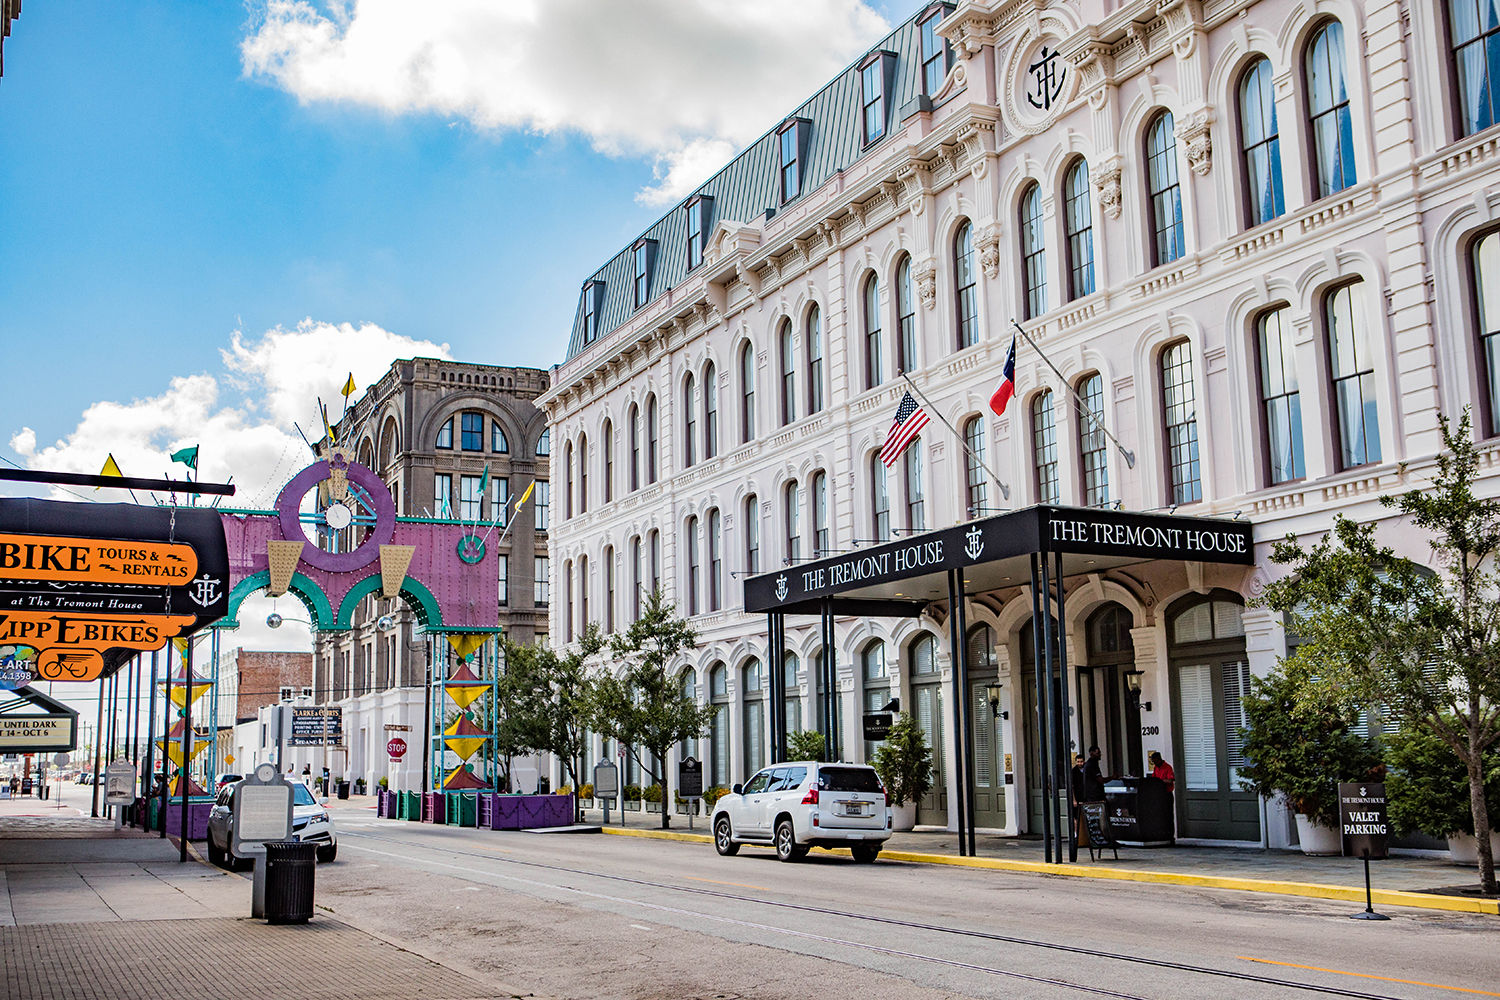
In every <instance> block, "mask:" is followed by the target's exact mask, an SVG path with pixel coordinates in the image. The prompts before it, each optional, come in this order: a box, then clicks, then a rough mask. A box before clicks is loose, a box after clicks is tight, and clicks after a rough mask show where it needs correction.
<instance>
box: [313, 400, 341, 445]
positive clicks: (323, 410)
mask: <svg viewBox="0 0 1500 1000" xmlns="http://www.w3.org/2000/svg"><path fill="white" fill-rule="evenodd" d="M318 413H319V415H320V416H322V418H323V433H324V434H326V435H328V443H329V444H338V443H339V439H338V438H337V437H336V436H335V435H334V433H333V426H332V425H331V424H329V422H328V407H326V406H324V405H322V404H321V403H319V404H318Z"/></svg>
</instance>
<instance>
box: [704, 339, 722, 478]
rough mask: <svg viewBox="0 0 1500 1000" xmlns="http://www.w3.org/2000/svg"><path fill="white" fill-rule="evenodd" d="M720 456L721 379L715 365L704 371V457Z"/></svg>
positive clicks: (710, 364)
mask: <svg viewBox="0 0 1500 1000" xmlns="http://www.w3.org/2000/svg"><path fill="white" fill-rule="evenodd" d="M718 454H719V377H718V374H717V373H716V372H715V371H714V366H713V363H712V362H710V363H709V365H708V367H707V368H705V369H703V457H704V458H713V457H715V456H716V455H718Z"/></svg>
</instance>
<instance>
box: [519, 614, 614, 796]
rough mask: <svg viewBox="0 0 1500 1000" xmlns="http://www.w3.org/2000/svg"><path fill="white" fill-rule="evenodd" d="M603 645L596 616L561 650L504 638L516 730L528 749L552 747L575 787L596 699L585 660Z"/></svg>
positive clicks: (578, 779)
mask: <svg viewBox="0 0 1500 1000" xmlns="http://www.w3.org/2000/svg"><path fill="white" fill-rule="evenodd" d="M603 648H604V638H603V636H602V635H601V633H600V631H599V623H598V622H590V623H589V624H588V627H587V628H585V629H584V630H583V635H582V636H581V637H580V639H579V642H578V647H577V648H576V649H573V650H570V651H569V652H568V653H567V655H565V656H559V655H558V654H557V651H556V650H553V649H548V648H546V647H544V646H541V645H531V646H519V645H517V644H515V643H513V642H511V641H510V640H509V639H506V640H505V662H506V673H507V675H513V676H514V678H515V682H516V694H517V696H516V698H515V699H514V701H513V703H512V706H513V709H514V711H515V712H516V715H517V718H516V721H515V728H516V731H517V732H518V733H519V734H524V742H526V743H527V744H528V745H529V747H530V748H531V751H533V752H535V751H541V752H546V753H551V754H553V755H555V756H556V757H557V759H558V760H559V761H561V762H562V766H563V771H564V773H565V775H566V777H567V780H568V783H569V784H570V785H572V787H573V789H574V790H575V791H576V790H577V789H578V788H579V787H581V782H582V780H583V753H584V748H585V743H586V742H587V739H588V726H589V722H590V720H591V718H592V717H593V712H594V702H595V682H594V680H593V679H592V678H591V677H590V676H589V674H588V670H587V666H586V664H587V661H588V658H589V657H591V656H593V655H594V654H596V653H598V652H599V650H601V649H603Z"/></svg>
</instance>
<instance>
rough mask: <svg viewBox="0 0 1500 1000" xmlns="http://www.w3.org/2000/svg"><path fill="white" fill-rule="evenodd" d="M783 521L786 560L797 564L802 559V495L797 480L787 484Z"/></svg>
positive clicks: (783, 497) (783, 501)
mask: <svg viewBox="0 0 1500 1000" xmlns="http://www.w3.org/2000/svg"><path fill="white" fill-rule="evenodd" d="M782 503H783V510H782V513H783V518H782V520H783V522H784V523H785V524H786V561H787V562H788V563H789V564H790V565H793V566H795V565H796V564H797V563H799V562H801V561H802V496H801V493H800V491H798V489H797V480H795V479H793V480H792V481H791V482H789V483H787V484H786V490H785V491H784V492H783V493H782Z"/></svg>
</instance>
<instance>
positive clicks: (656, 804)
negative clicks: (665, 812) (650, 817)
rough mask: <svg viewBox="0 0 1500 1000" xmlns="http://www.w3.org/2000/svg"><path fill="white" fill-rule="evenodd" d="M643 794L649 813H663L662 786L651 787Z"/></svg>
mask: <svg viewBox="0 0 1500 1000" xmlns="http://www.w3.org/2000/svg"><path fill="white" fill-rule="evenodd" d="M641 794H642V796H643V797H644V798H645V800H646V811H647V812H653V813H659V812H661V785H649V786H647V788H646V789H645V790H644V791H643V792H642V793H641Z"/></svg>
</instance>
